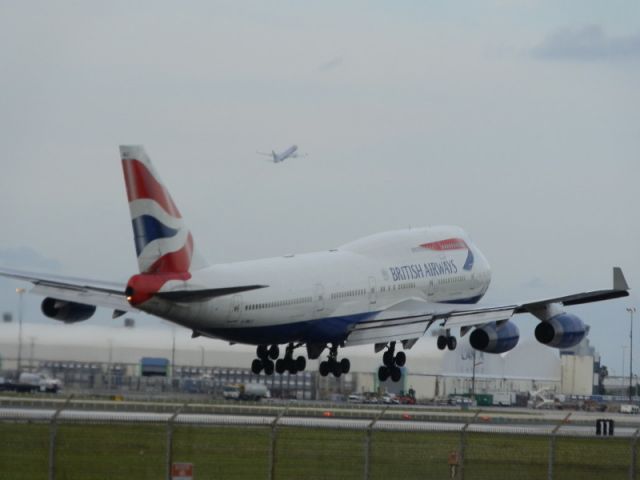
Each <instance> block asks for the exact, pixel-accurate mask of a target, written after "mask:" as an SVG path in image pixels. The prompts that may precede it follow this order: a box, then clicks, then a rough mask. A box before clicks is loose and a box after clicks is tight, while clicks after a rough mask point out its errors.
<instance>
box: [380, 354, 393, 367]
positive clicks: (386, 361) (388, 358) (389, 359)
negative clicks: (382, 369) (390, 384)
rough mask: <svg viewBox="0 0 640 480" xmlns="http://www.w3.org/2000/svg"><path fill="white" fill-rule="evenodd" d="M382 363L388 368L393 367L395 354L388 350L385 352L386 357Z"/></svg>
mask: <svg viewBox="0 0 640 480" xmlns="http://www.w3.org/2000/svg"><path fill="white" fill-rule="evenodd" d="M382 363H384V365H385V366H386V367H392V366H393V352H391V351H390V350H387V351H386V352H384V355H382Z"/></svg>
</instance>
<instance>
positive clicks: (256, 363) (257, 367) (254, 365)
mask: <svg viewBox="0 0 640 480" xmlns="http://www.w3.org/2000/svg"><path fill="white" fill-rule="evenodd" d="M251 371H252V372H253V373H255V374H256V375H260V372H261V371H262V362H261V361H260V359H258V358H254V359H253V362H251Z"/></svg>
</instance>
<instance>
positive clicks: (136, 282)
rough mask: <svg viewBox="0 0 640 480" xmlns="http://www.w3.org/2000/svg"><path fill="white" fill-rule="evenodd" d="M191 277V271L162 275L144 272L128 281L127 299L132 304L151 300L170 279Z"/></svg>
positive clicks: (184, 279)
mask: <svg viewBox="0 0 640 480" xmlns="http://www.w3.org/2000/svg"><path fill="white" fill-rule="evenodd" d="M190 278H191V275H190V274H189V273H167V274H160V275H150V274H147V273H143V274H141V275H134V276H133V277H131V278H130V279H129V282H128V283H127V290H128V291H129V292H130V293H129V297H128V298H127V300H128V301H129V303H130V304H131V305H134V306H135V305H140V304H142V303H144V302H146V301H147V300H150V299H151V298H152V297H153V295H154V294H156V293H157V292H159V291H160V289H161V288H162V287H163V285H164V284H165V283H167V282H168V281H170V280H183V281H186V280H189V279H190Z"/></svg>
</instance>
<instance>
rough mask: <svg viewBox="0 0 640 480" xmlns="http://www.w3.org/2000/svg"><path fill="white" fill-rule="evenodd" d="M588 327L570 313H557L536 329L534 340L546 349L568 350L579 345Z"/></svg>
mask: <svg viewBox="0 0 640 480" xmlns="http://www.w3.org/2000/svg"><path fill="white" fill-rule="evenodd" d="M587 331H588V327H587V326H586V325H585V324H584V322H583V321H582V320H580V318H578V317H577V316H575V315H573V314H571V313H559V314H558V315H556V316H554V317H552V318H550V319H549V320H545V321H542V322H540V323H539V324H538V326H537V327H536V340H538V341H539V342H540V343H542V344H544V345H547V346H548V347H555V348H569V347H573V346H574V345H577V344H578V343H580V341H581V340H582V339H583V338H584V337H585V335H586V334H587Z"/></svg>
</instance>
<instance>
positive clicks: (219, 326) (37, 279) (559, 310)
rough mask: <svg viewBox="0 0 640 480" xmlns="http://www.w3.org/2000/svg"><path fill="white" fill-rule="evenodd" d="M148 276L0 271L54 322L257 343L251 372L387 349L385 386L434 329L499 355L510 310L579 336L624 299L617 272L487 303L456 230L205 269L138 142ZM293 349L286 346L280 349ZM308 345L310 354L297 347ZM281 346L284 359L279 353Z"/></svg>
mask: <svg viewBox="0 0 640 480" xmlns="http://www.w3.org/2000/svg"><path fill="white" fill-rule="evenodd" d="M120 154H121V158H122V166H123V170H124V179H125V183H126V189H127V196H128V199H129V209H130V212H131V221H132V226H133V237H134V244H135V250H136V254H137V258H138V266H139V270H140V271H139V273H136V274H135V275H133V276H132V277H131V278H130V279H129V281H128V283H127V284H126V285H119V284H112V283H105V282H99V281H90V280H80V279H76V278H65V277H60V276H52V275H38V274H31V273H26V272H21V271H16V270H10V269H1V270H0V274H1V275H4V276H8V277H13V278H17V279H22V280H26V281H29V282H31V283H33V284H34V288H33V289H32V291H33V292H34V293H37V294H41V295H43V296H45V299H44V300H43V302H42V312H43V313H44V315H46V316H47V317H50V318H53V319H56V320H60V321H64V322H78V321H82V320H87V319H88V318H90V317H91V316H92V315H93V313H94V312H95V310H96V306H101V307H107V308H111V309H113V310H114V317H116V316H119V315H122V314H124V312H126V311H143V312H147V313H149V314H152V315H155V316H158V317H161V318H163V319H166V320H169V321H171V322H174V323H176V324H179V325H182V326H184V327H186V328H188V329H190V330H192V332H193V336H194V337H195V336H201V335H202V336H206V337H211V338H218V339H223V340H227V341H229V342H232V343H245V344H252V345H256V346H257V348H256V358H255V359H254V360H253V362H252V364H251V369H252V370H253V372H254V373H256V374H259V373H261V372H264V373H265V374H266V375H271V374H273V372H274V371H276V372H278V373H284V372H285V371H287V372H290V373H297V372H299V371H302V370H304V369H305V367H306V358H310V359H318V358H320V357H321V356H323V354H324V355H325V356H326V359H323V360H322V361H321V362H320V374H321V375H323V376H325V375H328V374H332V375H334V376H336V377H339V376H340V375H342V374H343V373H347V372H349V368H350V363H349V360H348V359H347V358H345V357H342V358H340V357H339V349H340V348H342V347H348V346H350V345H362V344H372V345H374V348H375V351H376V352H382V351H384V354H383V358H382V360H383V365H382V366H381V367H380V368H379V370H378V377H379V379H380V380H381V381H385V380H387V379H389V378H391V379H392V380H393V381H398V380H399V379H400V378H401V376H402V371H401V368H402V367H403V366H404V365H405V362H406V361H407V357H406V354H405V351H407V350H409V349H410V348H411V347H412V346H413V345H414V344H415V342H416V341H417V340H418V339H420V338H421V337H422V336H423V335H424V334H425V333H426V332H427V330H428V329H429V328H430V327H431V326H432V325H435V326H437V327H438V328H440V330H441V332H442V334H441V335H440V336H438V338H437V345H438V348H440V349H442V350H443V349H450V350H453V349H455V348H456V343H457V341H456V337H455V336H454V333H455V332H457V331H459V332H460V335H466V334H469V335H470V338H469V340H470V343H471V346H472V347H473V348H475V349H477V350H480V351H483V352H487V353H502V352H506V351H508V350H511V349H512V348H514V347H515V346H516V344H517V343H518V339H519V331H518V327H517V326H516V324H515V323H514V322H513V321H512V320H511V318H512V316H513V315H514V314H521V313H530V314H532V315H534V316H535V317H537V318H538V320H540V323H539V324H538V325H537V327H536V329H535V336H536V339H537V340H538V341H539V342H541V343H543V344H545V345H548V346H550V347H555V348H566V347H571V346H573V345H576V344H577V343H578V342H580V341H581V340H582V338H584V336H585V335H586V334H587V331H588V327H587V326H586V325H585V324H584V322H583V321H582V320H581V319H580V318H578V317H577V316H576V315H574V314H572V313H569V312H567V311H566V310H565V307H567V306H570V305H576V304H582V303H588V302H597V301H601V300H608V299H613V298H618V297H624V296H627V295H628V288H629V287H628V286H627V283H626V281H625V278H624V276H623V274H622V270H621V269H620V268H617V267H616V268H614V269H613V288H611V289H605V290H597V291H587V292H582V293H575V294H571V295H566V296H558V297H554V298H547V299H541V300H536V301H530V302H525V303H513V304H508V305H498V306H479V305H477V302H478V301H479V300H480V299H481V298H482V297H483V295H484V294H485V292H486V291H487V289H488V288H489V284H490V282H491V270H490V268H489V264H488V262H487V260H486V259H485V257H484V255H483V254H482V253H481V252H480V250H479V249H478V247H477V246H476V245H475V244H474V243H473V242H472V241H471V239H470V238H469V236H468V235H467V233H466V232H465V231H464V230H462V229H461V228H459V227H453V226H438V227H429V228H412V229H408V230H399V231H392V232H385V233H380V234H377V235H372V236H369V237H365V238H362V239H359V240H356V241H354V242H351V243H347V244H346V245H342V246H341V247H338V248H335V249H332V250H328V251H324V252H316V253H308V254H302V255H288V256H283V257H275V258H266V259H263V260H255V261H246V262H238V263H228V264H221V265H209V264H207V262H206V261H205V260H204V259H203V258H202V256H201V255H199V254H198V251H197V248H196V246H197V244H196V242H195V241H194V239H193V237H192V235H191V233H190V231H189V229H188V228H187V225H186V223H185V222H184V220H183V218H182V216H181V215H180V212H179V210H178V208H177V207H176V204H175V203H174V201H173V199H172V198H171V195H170V194H169V191H168V190H167V188H166V187H165V185H164V183H163V182H162V181H161V180H160V178H159V176H158V174H157V173H156V170H155V169H154V167H153V165H152V164H151V161H150V159H149V157H148V156H147V154H146V153H145V150H144V149H143V147H141V146H121V147H120ZM281 347H284V352H281V351H280V350H281ZM301 347H305V349H306V353H307V355H306V358H305V356H304V355H298V356H295V355H294V352H295V350H296V349H299V348H301ZM281 353H282V355H281Z"/></svg>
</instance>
